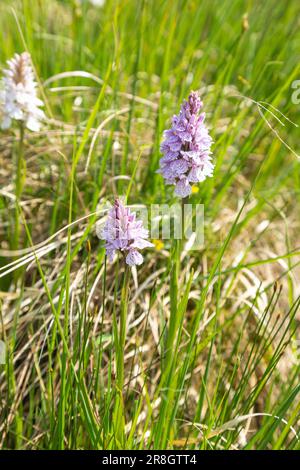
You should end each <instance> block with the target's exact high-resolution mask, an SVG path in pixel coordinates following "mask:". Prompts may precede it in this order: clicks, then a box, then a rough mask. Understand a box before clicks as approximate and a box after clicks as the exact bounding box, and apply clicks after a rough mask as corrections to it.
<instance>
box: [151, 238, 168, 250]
mask: <svg viewBox="0 0 300 470" xmlns="http://www.w3.org/2000/svg"><path fill="white" fill-rule="evenodd" d="M152 242H153V245H154V247H155V249H156V250H157V251H160V250H162V249H163V247H164V246H165V245H164V242H163V241H162V240H152Z"/></svg>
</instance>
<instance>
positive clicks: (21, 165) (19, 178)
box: [13, 121, 25, 250]
mask: <svg viewBox="0 0 300 470" xmlns="http://www.w3.org/2000/svg"><path fill="white" fill-rule="evenodd" d="M24 179H25V161H24V124H23V122H22V121H20V127H19V146H18V151H17V153H16V177H15V195H16V205H15V231H14V237H13V249H15V250H16V249H17V248H18V246H19V238H20V218H19V202H20V199H21V195H22V191H23V185H24Z"/></svg>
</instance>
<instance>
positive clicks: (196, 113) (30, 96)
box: [0, 52, 214, 266]
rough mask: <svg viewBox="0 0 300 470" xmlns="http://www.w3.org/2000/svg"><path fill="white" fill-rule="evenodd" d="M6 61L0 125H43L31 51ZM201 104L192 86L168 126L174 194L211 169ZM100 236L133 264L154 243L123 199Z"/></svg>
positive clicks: (164, 161) (167, 157)
mask: <svg viewBox="0 0 300 470" xmlns="http://www.w3.org/2000/svg"><path fill="white" fill-rule="evenodd" d="M7 63H8V68H7V69H5V70H4V76H3V78H2V81H1V88H0V104H1V118H2V122H1V127H2V129H7V128H9V127H10V126H11V124H12V120H14V119H15V120H17V121H21V122H23V123H24V125H25V126H26V127H27V128H28V129H29V130H32V131H39V129H40V126H41V121H42V120H43V119H44V118H45V114H44V112H43V111H42V110H41V109H40V107H41V106H43V102H42V101H41V100H40V99H39V98H38V97H37V90H36V88H37V83H36V81H35V78H34V72H33V69H32V66H31V58H30V55H29V54H28V53H27V52H23V53H22V54H15V55H14V57H13V58H12V59H11V60H9V61H8V62H7ZM201 108H202V101H201V100H200V97H199V95H198V93H197V92H194V91H192V92H191V93H190V95H189V97H188V99H187V100H184V102H183V103H182V105H181V109H180V112H179V114H178V115H175V116H173V119H172V126H171V128H170V129H167V130H165V131H164V140H163V142H162V144H161V151H162V153H163V157H162V158H161V159H160V168H159V170H158V171H157V172H158V173H161V174H162V176H163V178H164V179H165V182H166V184H170V185H175V194H176V195H177V196H179V197H181V198H186V197H187V196H189V195H190V194H191V193H192V192H194V191H193V188H192V185H193V184H194V183H199V182H202V181H204V180H205V179H206V178H207V177H211V176H212V175H213V169H214V165H213V163H212V158H211V150H210V148H211V144H212V139H211V137H210V135H209V132H208V129H207V127H206V126H205V124H204V118H205V114H204V113H200V110H201ZM98 236H99V237H100V238H103V239H104V240H105V248H106V254H107V256H108V258H109V260H110V261H112V260H113V258H114V255H115V253H116V252H117V251H119V252H121V253H122V254H123V256H124V259H125V262H126V263H127V264H128V265H129V266H134V265H140V264H142V262H143V256H142V255H141V253H140V252H139V250H141V249H143V248H147V247H153V246H154V245H153V244H152V243H150V242H149V241H148V240H147V238H148V236H149V234H148V230H146V229H145V228H144V227H143V222H142V221H141V220H138V219H137V218H136V214H135V213H133V212H131V211H130V209H129V208H128V207H126V206H124V205H123V204H122V202H121V201H120V200H119V199H116V201H115V203H114V206H113V208H112V209H111V210H110V211H109V213H108V217H107V221H106V224H105V227H104V230H103V232H102V233H101V234H99V233H98Z"/></svg>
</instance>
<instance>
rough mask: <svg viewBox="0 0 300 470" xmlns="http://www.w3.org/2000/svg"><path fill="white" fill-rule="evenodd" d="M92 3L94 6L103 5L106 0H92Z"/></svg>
mask: <svg viewBox="0 0 300 470" xmlns="http://www.w3.org/2000/svg"><path fill="white" fill-rule="evenodd" d="M90 3H91V4H92V5H94V7H103V5H104V3H105V0H90Z"/></svg>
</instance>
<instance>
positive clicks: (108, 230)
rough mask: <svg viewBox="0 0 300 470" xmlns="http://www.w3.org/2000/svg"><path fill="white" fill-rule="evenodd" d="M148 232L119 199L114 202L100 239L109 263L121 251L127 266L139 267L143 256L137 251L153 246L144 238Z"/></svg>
mask: <svg viewBox="0 0 300 470" xmlns="http://www.w3.org/2000/svg"><path fill="white" fill-rule="evenodd" d="M148 236H149V232H148V230H146V229H145V228H144V227H143V222H142V221H141V220H137V219H136V214H135V213H132V212H131V211H130V209H129V208H128V207H125V206H124V205H123V204H122V202H121V201H120V200H119V199H116V200H115V203H114V206H113V208H112V209H110V211H109V213H108V216H107V221H106V224H105V226H104V229H103V231H102V233H101V235H100V238H104V240H105V242H106V243H105V248H106V254H107V256H108V258H109V260H110V261H112V260H113V257H114V255H115V252H116V251H117V250H119V251H121V252H122V253H123V254H124V256H125V257H126V258H125V260H126V263H127V264H128V265H129V266H134V265H139V264H142V262H143V256H142V255H141V254H140V252H139V251H138V250H141V249H143V248H147V247H151V246H153V244H152V243H150V242H149V241H148V240H146V238H148Z"/></svg>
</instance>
